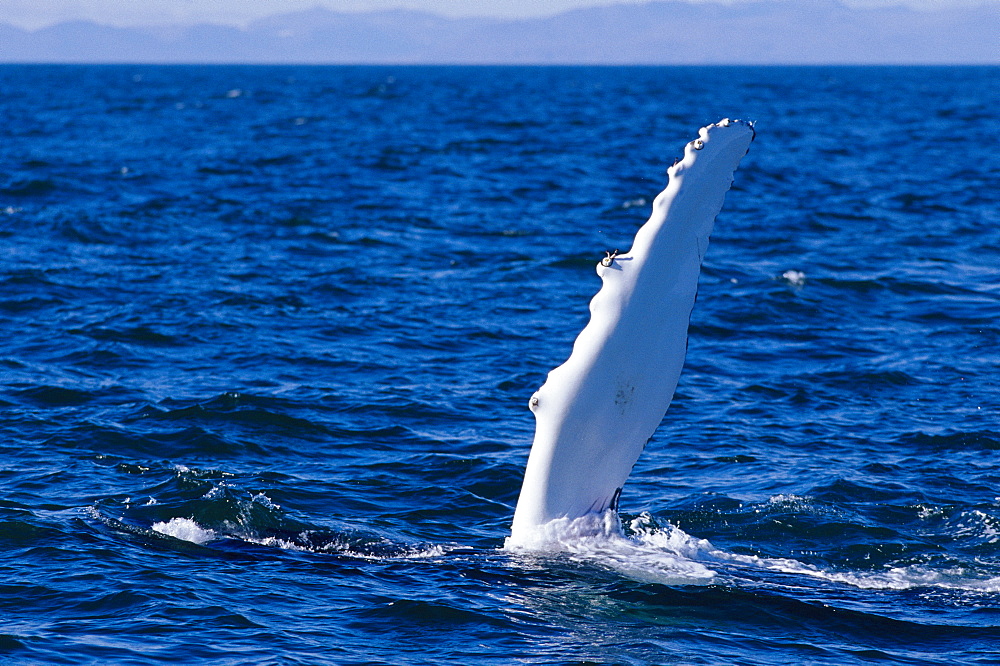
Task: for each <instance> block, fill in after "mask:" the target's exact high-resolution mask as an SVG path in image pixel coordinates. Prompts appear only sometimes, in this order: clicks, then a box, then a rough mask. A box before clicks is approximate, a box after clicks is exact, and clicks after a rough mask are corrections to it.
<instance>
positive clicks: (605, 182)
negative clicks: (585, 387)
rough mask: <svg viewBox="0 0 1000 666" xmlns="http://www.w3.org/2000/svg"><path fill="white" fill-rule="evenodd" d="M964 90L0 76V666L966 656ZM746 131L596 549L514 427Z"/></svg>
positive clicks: (993, 73) (940, 74)
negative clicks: (622, 266) (551, 530)
mask: <svg viewBox="0 0 1000 666" xmlns="http://www.w3.org/2000/svg"><path fill="white" fill-rule="evenodd" d="M998 108H1000V68H997V67H979V68H977V67H940V68H934V67H928V68H923V67H898V68H891V67H890V68H876V67H707V68H698V67H686V68H670V67H663V68H657V67H649V68H613V67H552V68H548V67H524V68H517V67H361V66H358V67H294V66H290V67H261V66H219V67H205V66H147V65H142V66H10V65H6V66H0V340H2V342H0V662H2V663H5V664H7V663H9V664H150V663H218V664H345V665H346V664H456V665H463V666H466V665H481V664H713V665H714V664H719V665H722V664H726V665H728V664H829V665H838V666H839V665H843V664H869V663H889V664H957V663H978V664H987V663H993V664H996V663H1000V423H998V414H1000V378H998V370H1000V351H998V350H1000V140H998V138H997V137H998V125H997V120H998V116H997V109H998ZM725 117H729V118H742V119H745V120H750V121H753V122H754V123H755V127H756V134H757V136H756V140H755V141H754V143H753V145H752V147H751V149H750V153H749V154H748V155H747V156H746V157H745V158H744V159H743V162H742V165H741V167H740V169H739V170H738V171H737V173H736V177H735V183H734V185H733V188H732V190H731V191H730V192H729V193H728V195H727V199H726V204H725V207H724V208H723V211H722V213H721V214H720V215H719V217H718V219H717V221H716V225H715V231H714V233H713V236H712V244H711V247H710V248H709V249H708V252H707V254H706V256H705V262H704V266H703V269H702V273H701V279H700V286H699V292H698V300H697V303H696V305H695V308H694V312H693V315H692V317H691V326H690V331H689V340H688V352H687V360H686V364H685V368H684V371H683V374H682V375H681V379H680V384H679V386H678V389H677V392H676V395H675V397H674V401H673V403H672V405H671V407H670V409H669V411H668V412H667V415H666V417H665V419H664V421H663V423H662V425H661V426H660V428H659V430H658V431H657V433H656V435H655V436H654V438H653V439H652V441H650V442H649V444H648V445H647V446H646V449H645V451H644V453H643V455H642V456H641V457H640V459H639V462H638V463H637V464H636V466H635V468H634V469H633V471H632V475H631V477H630V479H629V481H628V483H627V484H626V485H625V488H624V492H623V494H622V497H621V503H620V507H619V509H620V510H619V513H620V517H621V521H622V529H623V531H624V534H625V537H626V538H625V539H624V540H619V542H616V543H608V544H606V545H605V546H604V547H600V546H594V545H593V544H589V545H587V546H580V545H576V546H574V545H573V544H566V547H565V548H563V549H559V550H557V551H554V552H521V551H511V550H506V549H505V548H504V540H505V538H506V537H507V536H508V534H509V526H510V521H511V516H512V514H513V509H514V505H515V503H516V501H517V497H518V493H519V491H520V485H521V477H522V474H523V470H524V465H525V461H526V459H527V454H528V449H529V447H530V444H531V439H532V433H533V431H534V419H533V417H532V414H531V413H530V412H529V410H528V408H527V403H528V399H529V397H530V396H531V395H532V393H533V392H534V391H535V390H536V389H537V388H538V387H539V386H540V385H541V384H542V383H543V382H544V381H545V377H546V374H547V373H548V371H549V370H551V369H552V368H554V367H556V366H557V365H559V364H560V363H562V362H563V361H564V360H565V359H566V358H567V356H568V355H569V353H570V350H571V348H572V344H573V340H574V339H575V337H576V335H577V333H578V332H579V331H580V330H581V329H582V328H583V326H584V325H585V324H586V322H587V321H588V318H589V313H588V303H589V301H590V299H591V297H592V296H593V295H594V294H595V293H596V292H597V290H598V289H599V287H600V280H599V278H598V277H597V275H596V273H595V270H594V267H595V265H596V264H597V262H598V261H599V260H600V259H601V258H602V257H604V256H605V252H606V251H609V250H613V249H616V248H621V249H622V250H625V249H627V248H628V247H629V246H630V244H631V240H632V237H633V236H634V234H635V232H636V230H637V229H638V227H639V226H640V225H641V224H642V223H643V222H644V221H645V220H646V218H647V217H648V216H649V212H650V206H651V204H652V199H653V197H654V196H655V195H656V194H657V193H658V192H659V191H660V190H661V189H663V187H664V185H665V184H666V168H667V167H668V166H670V164H671V163H672V162H673V161H674V158H675V157H679V156H680V155H681V154H682V151H683V148H684V145H685V143H687V142H688V141H690V140H691V139H693V138H695V137H696V136H697V131H698V128H699V127H701V126H703V125H706V124H709V123H712V122H716V121H718V120H719V119H721V118H725Z"/></svg>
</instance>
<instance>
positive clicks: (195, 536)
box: [153, 518, 215, 543]
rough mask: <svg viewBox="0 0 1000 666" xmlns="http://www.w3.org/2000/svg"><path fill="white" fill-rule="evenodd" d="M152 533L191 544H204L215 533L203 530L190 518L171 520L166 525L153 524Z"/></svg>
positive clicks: (212, 537)
mask: <svg viewBox="0 0 1000 666" xmlns="http://www.w3.org/2000/svg"><path fill="white" fill-rule="evenodd" d="M153 531H154V532H159V533H160V534H166V535H167V536H171V537H173V538H175V539H181V540H182V541H190V542H191V543H205V542H207V541H211V540H212V539H214V538H215V532H213V531H212V530H209V529H205V528H204V527H202V526H201V525H199V524H198V523H196V522H194V521H193V520H191V519H190V518H171V519H170V521H169V522H166V523H153Z"/></svg>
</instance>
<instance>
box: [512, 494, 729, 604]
mask: <svg viewBox="0 0 1000 666" xmlns="http://www.w3.org/2000/svg"><path fill="white" fill-rule="evenodd" d="M692 541H696V542H697V541H698V540H692V539H691V537H689V536H688V535H686V534H684V533H683V532H682V531H681V530H679V529H676V528H673V529H672V530H668V531H660V532H659V533H657V535H656V538H655V539H653V540H646V539H643V538H633V537H627V536H625V534H624V533H623V532H622V529H621V522H620V521H619V518H618V514H617V513H616V512H615V511H613V510H611V509H608V510H607V511H604V512H602V513H590V514H587V515H584V516H581V517H579V518H573V519H570V518H557V519H555V520H552V521H549V522H548V523H545V524H543V525H538V526H536V527H535V528H534V529H533V530H532V531H530V532H525V533H522V534H521V535H520V536H519V538H518V539H517V540H516V541H515V540H513V539H511V538H509V537H508V538H507V540H506V542H505V544H504V548H505V549H506V550H508V551H510V552H514V553H539V552H561V553H566V554H568V555H569V556H570V557H571V558H572V559H574V560H576V561H584V562H588V563H592V564H598V565H601V566H606V567H608V568H611V569H613V570H615V571H618V572H619V573H622V574H624V575H626V576H628V577H629V578H632V579H634V580H639V581H643V582H652V583H661V584H664V585H705V584H708V583H710V582H712V580H713V579H714V577H715V572H714V571H712V570H711V569H709V568H708V567H706V566H705V565H704V564H702V563H700V562H697V561H695V560H694V559H693V558H691V557H689V554H690V553H691V552H694V551H697V550H698V549H699V547H700V546H699V545H694V546H692V543H691V542H692ZM698 543H700V542H698ZM704 543H707V542H704Z"/></svg>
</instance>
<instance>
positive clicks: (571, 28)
mask: <svg viewBox="0 0 1000 666" xmlns="http://www.w3.org/2000/svg"><path fill="white" fill-rule="evenodd" d="M0 62H50V63H51V62H58V63H79V62H92V63H393V64H407V63H455V64H473V63H475V64H489V63H497V64H591V63H593V64H822V63H844V64H851V63H860V64H871V63H886V64H895V63H901V64H921V63H926V64H936V63H942V64H947V63H988V64H995V63H1000V4H998V3H996V2H990V3H985V4H983V5H982V6H980V7H978V8H961V9H948V10H939V11H929V12H918V11H914V10H910V9H907V8H904V7H889V8H882V9H852V8H850V7H847V6H846V5H843V4H841V3H839V2H836V1H835V0H810V1H809V2H789V1H783V0H760V1H757V2H745V3H737V4H732V5H723V4H716V3H711V2H708V3H698V4H691V3H687V2H682V1H666V2H650V3H647V4H640V5H634V4H630V5H611V6H604V7H592V8H587V9H578V10H573V11H568V12H565V13H562V14H558V15H556V16H552V17H547V18H532V19H522V20H501V19H486V18H456V19H449V18H443V17H440V16H436V15H433V14H427V13H423V12H414V11H405V10H395V11H381V12H373V13H365V14H347V13H338V12H333V11H330V10H327V9H322V8H316V9H312V10H308V11H302V12H295V13H289V14H281V15H275V16H271V17H268V18H264V19H261V20H258V21H254V22H253V23H251V24H249V25H248V26H246V28H243V29H241V28H236V27H230V26H222V25H210V24H202V25H192V26H171V27H162V26H159V27H148V28H116V27H109V26H105V25H98V24H95V23H91V22H83V21H78V22H68V23H59V24H56V25H52V26H49V27H46V28H42V29H40V30H35V31H25V30H21V29H18V28H16V27H14V26H11V25H7V24H2V23H0Z"/></svg>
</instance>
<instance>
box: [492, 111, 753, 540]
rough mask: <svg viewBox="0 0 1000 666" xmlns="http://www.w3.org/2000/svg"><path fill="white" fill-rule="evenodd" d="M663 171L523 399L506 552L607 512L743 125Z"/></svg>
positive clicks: (671, 345) (655, 401)
mask: <svg viewBox="0 0 1000 666" xmlns="http://www.w3.org/2000/svg"><path fill="white" fill-rule="evenodd" d="M698 136H699V138H698V139H695V140H694V141H692V142H690V143H689V144H687V147H686V148H685V149H684V158H683V159H682V160H681V161H679V162H678V163H676V164H675V165H674V166H672V167H671V168H670V169H669V170H668V173H669V175H670V178H669V182H668V184H667V187H666V189H665V190H663V192H661V193H660V194H659V195H658V196H657V197H656V200H655V201H654V202H653V213H652V215H651V216H650V218H649V221H647V222H646V224H644V225H643V226H642V227H641V228H640V229H639V231H638V233H636V236H635V241H634V242H633V245H632V249H631V250H630V251H629V252H628V254H621V255H618V256H615V257H613V258H609V259H605V260H603V261H602V262H601V263H599V264H598V266H597V274H598V275H600V276H601V280H602V282H603V285H602V287H601V290H600V291H599V292H598V293H597V295H596V296H594V299H593V300H592V301H591V302H590V322H589V323H588V324H587V326H586V327H585V328H584V329H583V331H582V332H581V333H580V335H579V337H578V338H577V339H576V343H575V344H574V345H573V352H572V354H571V355H570V357H569V359H568V360H567V361H566V362H565V363H563V364H562V365H560V366H559V367H558V368H556V369H554V370H552V372H550V373H549V376H548V379H547V380H546V381H545V384H544V385H543V386H542V387H541V388H540V389H538V391H537V392H536V393H535V394H534V395H533V396H532V397H531V400H530V407H531V411H532V412H534V414H535V439H534V442H533V443H532V445H531V453H530V455H529V456H528V465H527V468H526V469H525V473H524V484H523V485H522V487H521V496H520V497H519V498H518V501H517V509H516V510H515V511H514V521H513V524H512V525H511V536H510V538H509V539H508V541H507V545H508V546H512V547H519V546H520V547H523V546H529V545H530V544H531V543H532V542H533V541H534V539H533V534H534V533H535V531H536V528H538V527H540V526H542V525H544V524H546V523H548V522H550V521H552V520H555V519H560V518H561V519H566V518H569V519H574V518H579V517H583V516H586V515H588V514H593V513H601V512H604V511H606V510H607V509H609V508H612V509H613V508H616V506H615V505H616V503H617V502H616V500H617V495H618V493H619V492H620V490H621V487H622V485H623V484H624V483H625V480H626V479H627V478H628V475H629V472H631V470H632V466H633V465H634V464H635V461H636V460H638V458H639V454H640V453H641V452H642V449H643V447H644V446H645V445H646V442H647V441H648V440H649V438H650V437H652V436H653V432H654V431H655V430H656V427H657V426H658V425H659V424H660V421H661V420H662V419H663V415H664V414H665V413H666V411H667V407H668V406H669V405H670V400H671V398H673V395H674V389H675V388H676V386H677V380H678V378H679V377H680V373H681V368H682V366H683V365H684V354H685V351H686V349H687V329H688V321H689V319H690V316H691V310H692V308H693V307H694V300H695V293H696V291H697V288H698V273H699V271H700V269H701V260H702V257H704V255H705V250H706V249H707V248H708V238H709V235H710V234H711V232H712V226H713V224H714V222H715V216H716V215H718V213H719V211H720V210H721V209H722V202H723V199H724V198H725V195H726V192H727V191H728V190H729V187H730V185H732V182H733V173H734V172H735V171H736V168H737V167H738V166H739V163H740V159H741V158H742V157H743V156H744V155H745V154H746V153H747V151H748V150H749V147H750V142H751V141H752V140H753V136H754V131H753V127H752V126H751V125H750V124H749V123H746V122H742V121H729V120H723V121H721V122H719V123H717V124H715V125H709V126H708V127H703V128H702V129H701V130H700V132H699V134H698Z"/></svg>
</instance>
